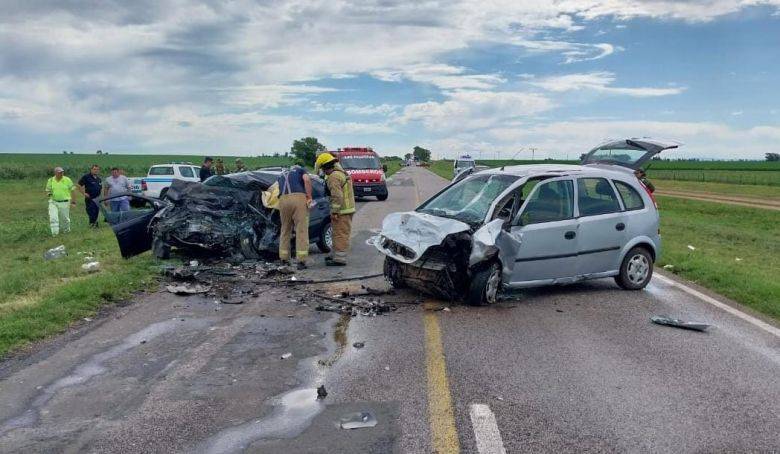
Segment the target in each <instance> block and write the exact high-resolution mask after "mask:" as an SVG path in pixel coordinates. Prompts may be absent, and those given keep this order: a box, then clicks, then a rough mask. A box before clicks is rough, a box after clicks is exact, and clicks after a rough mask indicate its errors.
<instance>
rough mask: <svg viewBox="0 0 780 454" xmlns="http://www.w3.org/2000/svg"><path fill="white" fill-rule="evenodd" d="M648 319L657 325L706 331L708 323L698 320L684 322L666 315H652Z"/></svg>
mask: <svg viewBox="0 0 780 454" xmlns="http://www.w3.org/2000/svg"><path fill="white" fill-rule="evenodd" d="M650 320H651V321H652V322H653V323H655V324H658V325H665V326H673V327H675V328H682V329H690V330H693V331H706V330H707V328H709V327H710V325H708V324H706V323H699V322H686V321H683V320H680V319H678V318H671V317H668V316H666V315H660V316H659V315H654V316H652V317H650Z"/></svg>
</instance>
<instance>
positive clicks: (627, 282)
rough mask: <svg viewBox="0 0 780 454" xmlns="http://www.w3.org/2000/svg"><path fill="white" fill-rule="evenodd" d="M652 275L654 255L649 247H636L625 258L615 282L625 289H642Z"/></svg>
mask: <svg viewBox="0 0 780 454" xmlns="http://www.w3.org/2000/svg"><path fill="white" fill-rule="evenodd" d="M652 277H653V257H652V256H650V253H649V252H648V251H647V249H645V248H643V247H635V248H633V249H631V250H630V251H628V254H626V256H625V257H624V258H623V263H621V264H620V274H618V275H617V276H615V282H616V283H617V285H619V286H620V287H621V288H623V289H625V290H640V289H643V288H645V286H646V285H647V283H648V282H650V278H652Z"/></svg>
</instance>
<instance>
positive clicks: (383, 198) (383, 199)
mask: <svg viewBox="0 0 780 454" xmlns="http://www.w3.org/2000/svg"><path fill="white" fill-rule="evenodd" d="M376 199H377V200H379V201H380V202H384V201H385V200H387V194H384V195H378V196H376Z"/></svg>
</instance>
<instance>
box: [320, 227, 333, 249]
mask: <svg viewBox="0 0 780 454" xmlns="http://www.w3.org/2000/svg"><path fill="white" fill-rule="evenodd" d="M322 237H323V238H324V239H325V246H327V247H328V249H332V248H333V225H332V224H328V226H327V227H325V233H324V234H323V235H322Z"/></svg>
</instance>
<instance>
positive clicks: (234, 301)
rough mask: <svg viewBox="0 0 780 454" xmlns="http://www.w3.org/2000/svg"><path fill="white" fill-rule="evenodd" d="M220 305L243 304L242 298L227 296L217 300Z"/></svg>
mask: <svg viewBox="0 0 780 454" xmlns="http://www.w3.org/2000/svg"><path fill="white" fill-rule="evenodd" d="M219 302H220V303H222V304H244V298H242V297H241V296H239V295H228V296H225V297H222V298H220V299H219Z"/></svg>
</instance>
